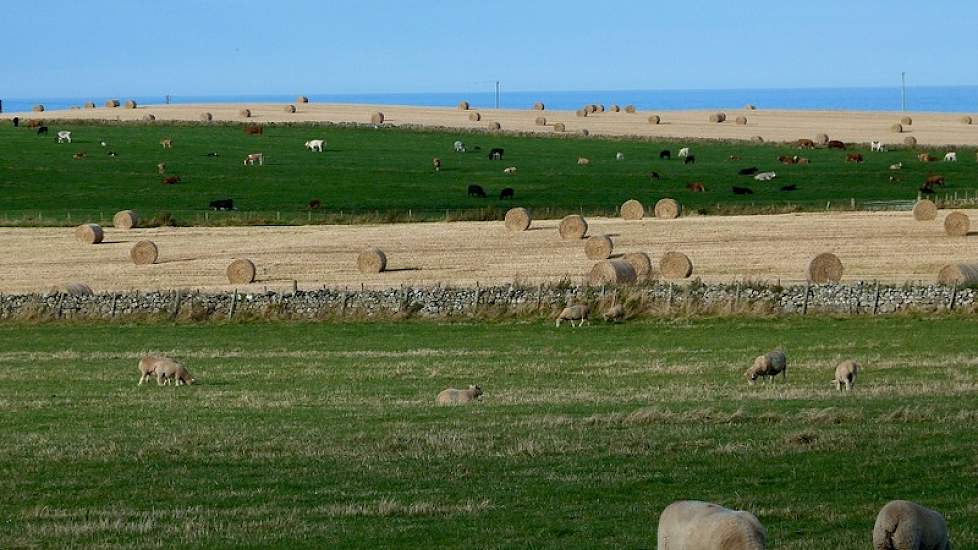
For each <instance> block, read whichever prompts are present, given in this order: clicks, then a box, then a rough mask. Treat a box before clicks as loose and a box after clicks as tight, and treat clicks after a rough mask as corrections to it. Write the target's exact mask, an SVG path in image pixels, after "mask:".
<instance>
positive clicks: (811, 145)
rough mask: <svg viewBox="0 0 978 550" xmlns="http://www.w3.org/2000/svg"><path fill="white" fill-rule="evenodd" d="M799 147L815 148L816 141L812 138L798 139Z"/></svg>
mask: <svg viewBox="0 0 978 550" xmlns="http://www.w3.org/2000/svg"><path fill="white" fill-rule="evenodd" d="M798 148H799V149H814V148H815V142H814V141H812V140H810V139H804V138H802V139H799V140H798Z"/></svg>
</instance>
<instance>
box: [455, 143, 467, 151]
mask: <svg viewBox="0 0 978 550" xmlns="http://www.w3.org/2000/svg"><path fill="white" fill-rule="evenodd" d="M455 152H456V153H464V152H465V144H464V143H462V142H461V141H456V142H455Z"/></svg>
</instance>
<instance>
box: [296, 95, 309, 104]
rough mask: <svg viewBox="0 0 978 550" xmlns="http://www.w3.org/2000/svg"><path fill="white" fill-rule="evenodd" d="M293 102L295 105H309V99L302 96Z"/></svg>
mask: <svg viewBox="0 0 978 550" xmlns="http://www.w3.org/2000/svg"><path fill="white" fill-rule="evenodd" d="M295 102H296V103H309V98H308V97H306V96H304V95H300V96H299V97H297V98H295Z"/></svg>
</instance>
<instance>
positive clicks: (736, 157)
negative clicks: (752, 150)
mask: <svg viewBox="0 0 978 550" xmlns="http://www.w3.org/2000/svg"><path fill="white" fill-rule="evenodd" d="M727 160H740V155H730V156H729V157H727Z"/></svg>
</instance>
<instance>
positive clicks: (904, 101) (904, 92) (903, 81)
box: [900, 72, 907, 113]
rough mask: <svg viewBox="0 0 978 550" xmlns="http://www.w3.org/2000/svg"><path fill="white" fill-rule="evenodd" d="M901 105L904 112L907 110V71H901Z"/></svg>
mask: <svg viewBox="0 0 978 550" xmlns="http://www.w3.org/2000/svg"><path fill="white" fill-rule="evenodd" d="M900 105H901V106H902V108H903V112H904V113H906V112H907V73H906V72H902V73H900Z"/></svg>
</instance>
